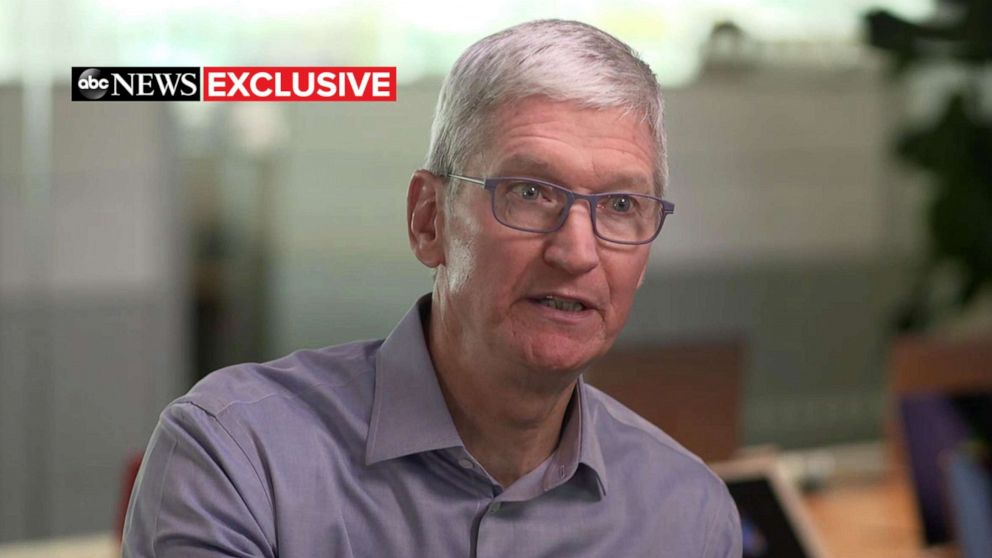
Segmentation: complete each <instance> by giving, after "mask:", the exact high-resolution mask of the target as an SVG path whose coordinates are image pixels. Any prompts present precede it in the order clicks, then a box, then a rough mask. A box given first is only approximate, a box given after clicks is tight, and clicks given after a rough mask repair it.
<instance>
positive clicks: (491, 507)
mask: <svg viewBox="0 0 992 558" xmlns="http://www.w3.org/2000/svg"><path fill="white" fill-rule="evenodd" d="M500 507H501V506H500V503H499V502H493V503H492V504H489V513H496V512H498V511H499V508H500Z"/></svg>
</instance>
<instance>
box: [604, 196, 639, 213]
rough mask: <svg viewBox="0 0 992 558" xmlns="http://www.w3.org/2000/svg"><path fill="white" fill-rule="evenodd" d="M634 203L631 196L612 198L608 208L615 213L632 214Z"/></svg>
mask: <svg viewBox="0 0 992 558" xmlns="http://www.w3.org/2000/svg"><path fill="white" fill-rule="evenodd" d="M634 203H635V202H634V199H633V198H631V197H630V196H610V198H609V201H608V202H607V204H608V205H607V207H609V208H610V211H613V212H615V213H630V212H631V211H633V210H634Z"/></svg>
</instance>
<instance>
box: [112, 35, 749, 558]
mask: <svg viewBox="0 0 992 558" xmlns="http://www.w3.org/2000/svg"><path fill="white" fill-rule="evenodd" d="M665 177H666V165H665V145H664V134H663V130H662V126H661V96H660V93H659V89H658V84H657V82H656V80H655V78H654V75H653V74H652V73H651V71H650V69H649V68H648V67H647V65H645V64H644V63H643V62H642V61H640V60H639V59H638V58H637V57H636V56H635V55H634V54H633V53H632V52H631V50H630V49H629V48H628V47H627V46H626V45H624V44H623V43H621V42H619V41H618V40H616V39H615V38H613V37H611V36H609V35H607V34H605V33H603V32H602V31H599V30H597V29H595V28H593V27H590V26H588V25H584V24H581V23H576V22H567V21H538V22H532V23H526V24H522V25H518V26H516V27H513V28H510V29H507V30H505V31H503V32H500V33H497V34H495V35H492V36H490V37H487V38H485V39H483V40H481V41H479V42H478V43H476V44H474V45H473V46H471V47H469V49H468V50H467V51H466V52H465V53H464V54H463V55H462V56H461V58H460V59H459V60H458V61H457V62H456V64H455V67H454V68H453V69H452V71H451V74H450V75H449V76H448V78H447V80H446V81H445V83H444V86H443V89H442V91H441V96H440V99H439V101H438V107H437V114H436V116H435V121H434V126H433V130H432V134H431V147H430V151H429V155H428V161H427V169H426V170H419V171H417V172H415V173H414V175H413V178H412V180H411V181H410V186H409V191H408V196H407V222H408V233H409V239H410V245H411V247H412V249H413V252H414V254H415V255H416V257H417V258H418V259H419V260H420V261H421V262H422V263H423V264H424V265H426V266H428V267H430V268H433V269H434V270H435V272H436V275H435V279H434V288H433V292H432V293H431V294H429V295H426V296H425V297H423V298H422V299H421V300H420V301H419V302H418V303H417V304H416V305H414V307H413V308H412V309H411V310H410V312H409V313H408V314H407V315H406V317H405V318H403V320H402V321H401V322H400V324H399V325H398V326H397V327H396V329H394V330H393V332H392V333H391V334H390V335H389V337H388V338H387V339H385V340H384V341H371V342H368V341H366V342H358V343H351V344H347V345H341V346H336V347H329V348H325V349H321V350H312V351H299V352H296V353H293V354H292V355H290V356H288V357H285V358H283V359H280V360H276V361H273V362H270V363H266V364H243V365H238V366H233V367H230V368H226V369H224V370H220V371H217V372H215V373H213V374H211V375H210V376H209V377H208V378H206V379H205V380H204V381H202V382H200V383H199V384H198V385H197V386H196V387H195V388H193V390H192V391H191V392H190V393H189V394H187V395H186V396H184V397H181V398H180V399H178V400H176V401H175V402H174V403H172V404H171V405H169V407H168V408H167V409H166V410H165V411H164V412H163V414H162V417H161V421H160V422H159V425H158V427H157V429H156V431H155V433H154V435H153V437H152V440H151V443H150V446H149V448H148V452H147V454H146V457H145V463H144V465H143V470H142V472H141V475H140V477H139V481H138V484H137V486H136V488H135V491H134V493H133V495H132V500H131V505H130V511H129V514H128V518H127V523H126V527H125V534H124V556H126V557H137V556H160V557H166V556H168V557H177V558H179V557H181V558H187V557H206V556H266V557H274V556H281V557H283V558H292V557H300V558H312V557H317V556H335V557H339V556H375V557H386V556H424V557H436V556H459V557H465V556H476V557H479V558H483V557H495V556H527V557H530V556H568V557H571V556H598V557H602V556H616V557H621V556H622V557H628V556H670V557H678V558H685V557H693V556H699V557H717V556H719V557H728V556H740V555H741V549H740V527H739V520H738V517H737V511H736V507H735V506H734V503H733V501H732V500H731V499H730V497H729V495H728V493H727V490H726V488H725V487H724V485H723V484H722V483H721V481H720V480H719V479H718V478H717V477H715V476H714V475H713V474H712V473H711V472H710V471H709V470H708V469H707V468H706V467H705V466H704V465H703V464H702V463H701V462H700V461H699V460H698V459H697V458H695V457H694V456H693V455H691V454H690V453H688V452H687V451H686V450H685V449H683V448H682V447H681V446H679V445H678V444H677V443H675V442H674V441H672V440H671V439H670V438H669V437H668V436H666V435H665V434H664V433H662V432H661V431H660V430H658V429H657V428H655V427H654V426H652V425H650V424H648V423H647V422H646V421H644V420H643V419H641V418H639V417H638V416H636V415H635V414H634V413H632V412H631V411H629V410H628V409H626V408H624V407H623V406H622V405H620V404H619V403H617V402H616V401H614V400H612V399H610V398H609V397H607V396H606V395H604V394H603V393H601V392H599V391H597V390H595V389H594V388H592V387H590V386H587V385H585V384H584V383H583V381H582V377H581V374H582V371H583V370H584V369H585V368H586V367H587V366H588V365H589V363H590V362H592V361H593V360H594V359H595V358H597V357H599V356H601V355H603V354H604V353H605V352H606V351H607V350H608V349H609V348H610V345H611V344H612V343H613V341H614V339H615V338H616V336H617V334H618V333H619V332H620V330H621V328H622V327H623V325H624V322H625V321H626V319H627V315H628V313H629V311H630V308H631V305H632V304H633V301H634V293H635V291H636V290H637V288H638V287H639V286H640V284H641V282H642V281H643V279H644V272H645V268H646V264H647V260H648V252H649V247H650V242H651V241H652V240H653V239H654V238H655V237H656V236H657V235H658V232H659V231H660V230H661V226H662V223H663V222H664V219H665V216H666V215H667V214H670V213H671V212H672V210H673V206H672V205H671V204H670V203H668V202H666V201H662V199H661V198H660V197H659V196H660V195H661V193H662V190H663V187H664V184H665Z"/></svg>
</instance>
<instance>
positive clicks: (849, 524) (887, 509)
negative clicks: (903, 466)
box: [803, 473, 957, 558]
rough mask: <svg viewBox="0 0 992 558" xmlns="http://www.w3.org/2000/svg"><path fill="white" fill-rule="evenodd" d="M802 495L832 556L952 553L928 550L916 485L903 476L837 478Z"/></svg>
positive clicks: (940, 557) (930, 557) (919, 557)
mask: <svg viewBox="0 0 992 558" xmlns="http://www.w3.org/2000/svg"><path fill="white" fill-rule="evenodd" d="M803 500H804V501H805V503H806V507H807V512H808V514H809V517H810V520H812V522H813V525H814V526H815V528H816V530H817V533H818V534H819V536H820V540H821V542H822V543H823V546H824V548H825V549H826V551H827V556H828V557H831V558H833V557H836V558H861V557H864V558H889V557H892V558H896V557H898V558H951V557H954V556H957V554H956V552H955V551H954V550H953V549H952V548H939V549H924V547H923V543H922V536H921V534H920V525H919V519H918V518H917V515H916V504H915V502H914V501H913V492H912V487H911V486H910V484H909V480H908V479H907V478H905V476H903V475H901V474H897V473H887V474H886V475H884V476H883V477H881V478H878V479H872V480H865V479H862V480H853V479H852V480H842V481H835V482H834V483H833V484H831V485H828V486H827V487H825V488H823V489H821V490H819V491H816V492H813V493H811V494H807V495H806V496H804V498H803Z"/></svg>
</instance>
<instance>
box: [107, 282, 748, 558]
mask: <svg viewBox="0 0 992 558" xmlns="http://www.w3.org/2000/svg"><path fill="white" fill-rule="evenodd" d="M429 311H430V297H424V298H422V299H421V300H420V302H419V303H418V304H417V305H415V306H414V307H413V308H412V309H411V310H410V312H408V313H407V315H406V316H405V317H404V318H403V320H402V321H401V322H400V324H399V325H398V326H397V327H396V329H394V330H393V332H392V333H391V334H390V335H389V337H388V338H387V339H386V340H385V341H382V340H379V341H363V342H356V343H350V344H346V345H339V346H335V347H328V348H324V349H319V350H305V351H297V352H295V353H293V354H291V355H289V356H287V357H284V358H282V359H279V360H276V361H272V362H269V363H265V364H241V365H237V366H232V367H229V368H225V369H222V370H219V371H217V372H214V373H212V374H210V375H209V376H208V377H207V378H206V379H204V380H203V381H201V382H200V383H199V384H197V385H196V386H195V387H194V388H193V389H192V390H191V391H190V392H189V393H188V394H187V395H185V396H183V397H180V398H179V399H177V400H176V401H174V402H173V403H172V404H170V405H169V406H168V407H167V408H166V409H165V411H163V413H162V416H161V419H160V421H159V423H158V426H157V427H156V429H155V432H154V434H153V435H152V438H151V441H150V443H149V446H148V449H147V452H146V453H145V460H144V463H143V465H142V468H141V473H140V474H139V477H138V481H137V483H136V485H135V488H134V491H133V493H132V494H131V503H130V506H129V509H128V516H127V520H126V524H125V530H124V541H123V555H124V557H125V558H128V557H139V556H141V557H146V556H156V557H175V558H198V557H207V556H210V557H215V556H239V557H242V556H244V557H247V556H266V557H275V556H281V557H282V558H316V557H351V556H362V557H376V558H379V557H392V556H404V557H406V556H424V557H432V558H433V557H445V556H452V557H469V556H474V557H478V558H490V557H496V556H502V557H506V556H514V557H516V556H521V557H538V556H542V557H552V556H562V557H573V556H597V557H603V556H606V557H614V558H620V557H624V558H626V557H639V556H656V557H673V558H674V557H677V558H686V557H694V556H699V557H707V558H709V557H721V558H723V557H730V556H732V557H735V558H736V557H739V556H741V532H740V523H739V519H738V516H737V509H736V506H735V505H734V503H733V500H732V499H731V498H730V496H729V494H728V492H727V489H726V487H725V486H724V484H723V483H722V482H721V481H720V480H719V479H718V478H717V477H716V476H714V475H713V474H712V473H711V472H710V471H709V470H708V469H707V468H706V466H705V465H703V464H702V462H700V461H699V460H698V459H697V458H696V457H695V456H693V455H692V454H690V453H689V452H688V451H686V450H685V449H683V448H682V447H681V446H680V445H678V444H677V443H676V442H674V441H673V440H672V439H671V438H669V437H668V436H667V435H665V434H664V433H663V432H661V431H660V430H658V429H657V428H655V427H654V426H652V425H651V424H649V423H648V422H646V421H645V420H643V419H641V418H640V417H638V416H637V415H635V414H634V413H633V412H631V411H630V410H628V409H627V408H625V407H623V406H622V405H620V404H619V403H617V402H616V401H615V400H613V399H611V398H610V397H608V396H606V395H605V394H603V393H602V392H600V391H598V390H596V389H595V388H593V387H591V386H588V385H586V384H584V383H583V382H582V380H581V379H580V380H579V382H578V384H577V388H576V390H575V392H574V394H573V396H572V400H571V402H570V404H569V409H568V411H567V414H566V419H565V424H564V428H563V430H562V436H561V440H560V442H559V445H558V448H557V449H556V451H555V452H554V453H553V454H552V455H551V456H550V457H549V458H548V459H547V460H546V461H545V462H544V463H542V464H541V465H540V466H539V467H538V468H537V469H535V470H534V471H532V472H530V473H528V474H527V475H525V476H523V477H521V478H520V479H519V480H517V481H516V482H514V483H513V484H512V485H510V486H507V487H503V486H500V485H499V483H497V482H496V481H495V480H493V478H492V477H491V476H490V475H489V474H488V473H487V472H486V471H485V469H484V468H483V467H482V466H481V465H479V463H478V461H476V460H475V459H474V458H473V457H472V455H471V454H469V453H468V451H467V450H466V449H465V447H464V445H463V444H462V441H461V439H460V438H459V436H458V432H457V430H456V429H455V425H454V423H453V422H452V419H451V415H450V413H449V412H448V409H447V406H446V405H445V402H444V398H443V396H442V394H441V389H440V387H439V385H438V382H437V378H436V376H435V374H434V368H433V366H432V364H431V359H430V355H429V354H428V352H427V347H426V345H425V342H424V334H423V327H422V323H423V319H424V316H426V315H428V313H429Z"/></svg>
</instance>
